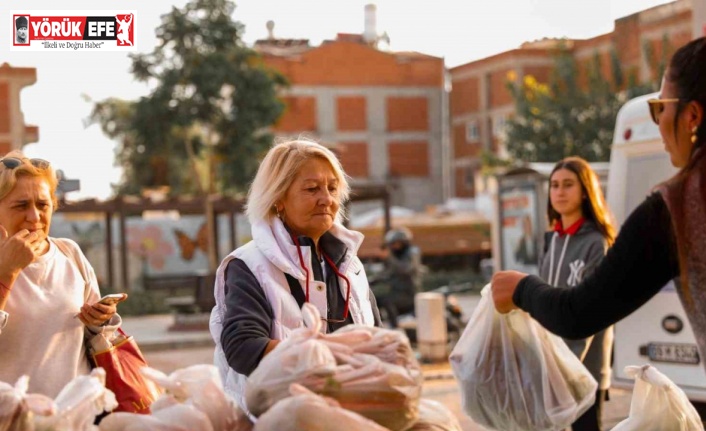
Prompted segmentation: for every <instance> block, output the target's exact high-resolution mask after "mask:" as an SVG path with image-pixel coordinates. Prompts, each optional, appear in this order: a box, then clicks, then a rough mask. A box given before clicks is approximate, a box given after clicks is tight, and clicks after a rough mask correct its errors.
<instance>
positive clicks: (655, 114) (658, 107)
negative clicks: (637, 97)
mask: <svg viewBox="0 0 706 431" xmlns="http://www.w3.org/2000/svg"><path fill="white" fill-rule="evenodd" d="M678 102H679V99H650V100H648V101H647V105H649V107H650V116H651V117H652V121H654V122H655V124H657V125H659V114H661V113H662V112H664V104H665V103H678Z"/></svg>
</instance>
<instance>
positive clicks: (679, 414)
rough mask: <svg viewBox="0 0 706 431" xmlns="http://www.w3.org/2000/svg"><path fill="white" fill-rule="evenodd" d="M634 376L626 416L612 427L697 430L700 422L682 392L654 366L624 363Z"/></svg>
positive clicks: (651, 430) (625, 430)
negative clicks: (633, 385)
mask: <svg viewBox="0 0 706 431" xmlns="http://www.w3.org/2000/svg"><path fill="white" fill-rule="evenodd" d="M625 373H626V374H627V375H628V376H630V377H633V378H634V379H635V387H634V389H633V391H632V401H631V402H630V416H628V418H627V419H625V420H624V421H622V422H620V423H619V424H618V425H616V426H615V428H613V431H697V430H703V429H704V426H703V423H702V422H701V419H700V418H699V414H698V413H697V412H696V410H695V409H694V406H692V405H691V403H690V402H689V399H688V398H687V397H686V394H684V392H683V391H682V390H681V389H680V388H679V387H678V386H677V385H675V384H674V382H672V381H671V380H669V378H668V377H667V376H665V375H664V374H662V373H660V372H659V371H658V370H657V369H656V368H655V367H652V366H650V365H644V366H642V367H637V366H628V367H625Z"/></svg>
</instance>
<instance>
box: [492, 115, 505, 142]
mask: <svg viewBox="0 0 706 431" xmlns="http://www.w3.org/2000/svg"><path fill="white" fill-rule="evenodd" d="M506 125H507V116H505V115H498V116H496V117H494V118H493V126H492V127H493V137H494V138H504V137H505V126H506Z"/></svg>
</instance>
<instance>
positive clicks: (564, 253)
mask: <svg viewBox="0 0 706 431" xmlns="http://www.w3.org/2000/svg"><path fill="white" fill-rule="evenodd" d="M544 240H545V244H544V256H543V257H542V261H541V262H540V265H539V276H540V277H541V278H543V279H544V280H545V281H546V282H547V283H549V284H550V285H552V286H556V287H574V286H577V285H578V284H579V283H580V282H581V280H583V278H584V277H585V276H586V275H588V274H589V273H590V272H592V271H593V270H594V269H595V268H596V266H598V263H599V262H600V261H601V259H603V256H605V252H606V249H607V243H606V241H605V238H603V235H602V234H601V233H600V232H599V231H598V228H597V227H596V225H595V223H593V222H592V221H589V220H586V221H585V222H584V223H583V225H582V226H581V227H580V228H579V230H578V232H576V234H575V235H563V236H560V235H559V234H558V233H557V232H547V233H546V234H545V236H544ZM564 341H566V344H567V345H568V346H569V348H571V350H572V351H573V352H574V354H576V356H577V357H579V359H581V360H582V361H583V363H584V365H585V366H586V368H588V371H590V372H591V374H592V375H593V377H594V378H595V379H596V381H598V387H599V389H607V388H608V387H610V374H611V369H610V359H611V352H612V349H613V327H612V326H610V327H608V328H607V329H605V330H603V331H601V332H599V333H597V334H596V335H594V336H593V337H589V338H586V339H583V340H568V339H564Z"/></svg>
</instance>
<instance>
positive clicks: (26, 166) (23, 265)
mask: <svg viewBox="0 0 706 431" xmlns="http://www.w3.org/2000/svg"><path fill="white" fill-rule="evenodd" d="M56 187H57V178H56V173H55V172H54V169H53V168H52V167H51V165H50V164H49V162H47V161H45V160H41V159H27V158H25V157H24V156H23V155H22V153H20V152H18V151H13V152H11V153H9V154H7V155H6V156H5V157H3V158H2V159H0V381H3V382H7V383H10V384H14V383H15V382H16V381H17V380H18V379H19V378H20V377H21V376H22V375H28V376H29V392H30V393H40V394H44V395H47V396H49V397H52V398H54V397H56V396H57V395H58V394H59V391H61V390H62V389H63V388H64V386H65V385H66V384H67V383H69V381H71V380H72V379H73V378H75V377H77V376H79V375H84V374H88V373H89V371H90V369H89V365H88V360H87V357H86V347H85V341H86V339H87V337H91V336H92V335H96V334H98V333H106V332H108V331H114V330H115V329H116V328H117V326H118V325H119V323H120V317H119V316H118V315H117V314H116V306H115V305H104V304H100V303H98V301H99V299H100V293H99V291H98V283H97V281H96V277H95V273H94V272H93V269H92V268H91V265H90V264H89V263H88V260H86V258H85V257H84V255H83V254H82V253H81V250H80V249H79V248H78V245H77V244H76V243H75V242H73V241H71V240H67V239H59V238H51V237H49V228H50V226H51V218H52V214H53V213H54V210H55V209H56V205H57V200H56ZM79 265H81V268H79ZM83 274H86V275H87V277H85V278H84V276H83ZM86 278H88V279H87V280H86ZM104 325H105V326H104ZM91 338H92V337H91Z"/></svg>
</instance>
